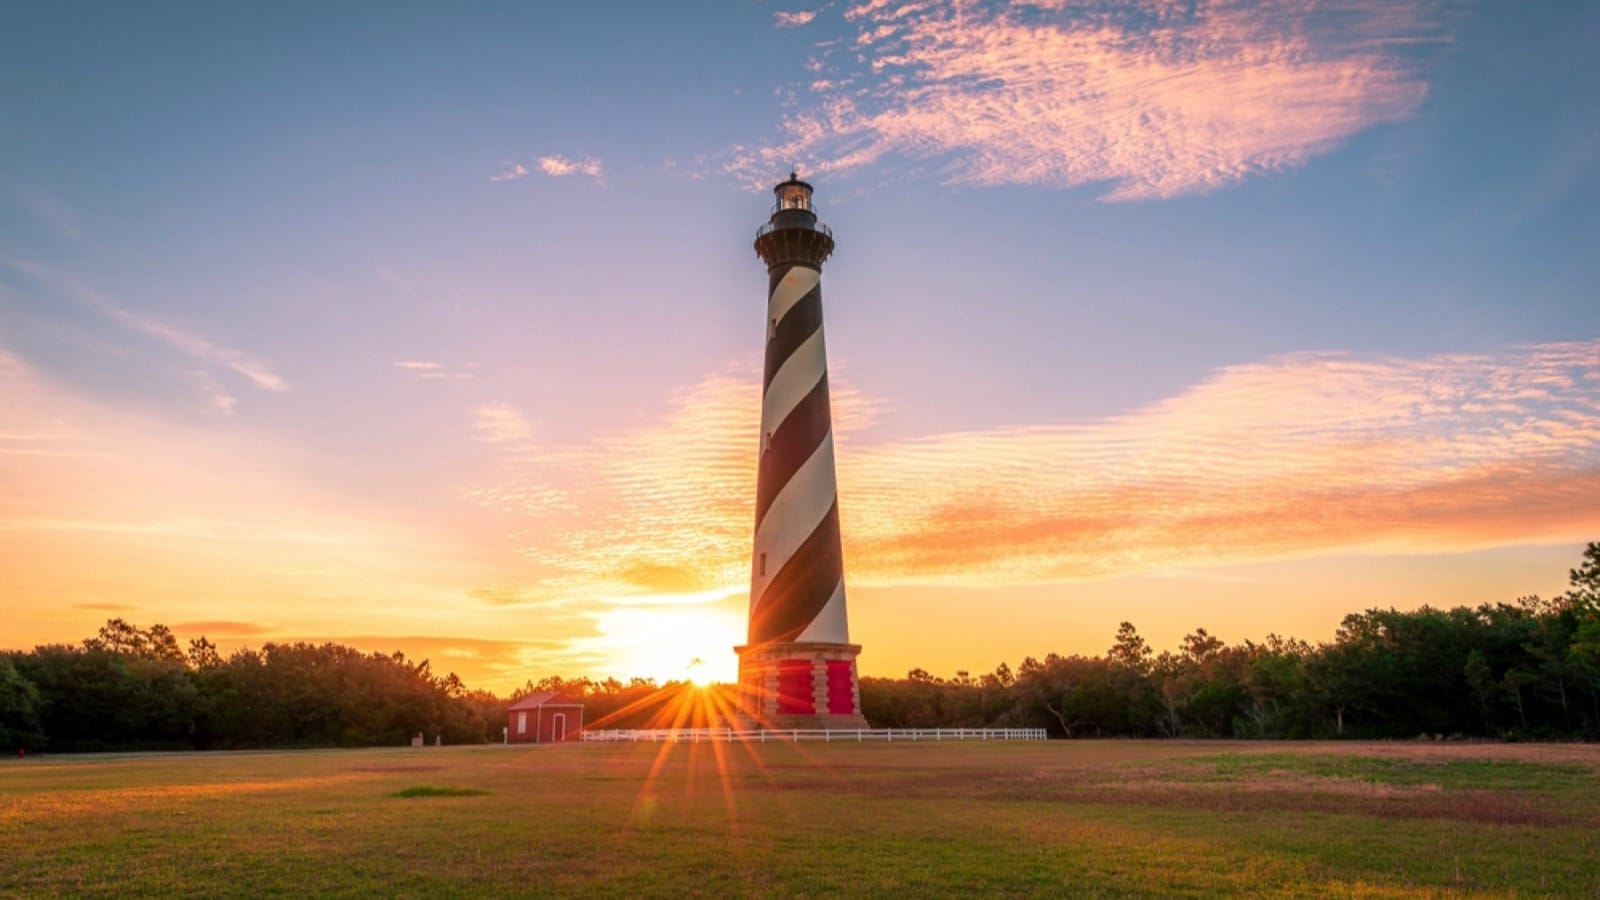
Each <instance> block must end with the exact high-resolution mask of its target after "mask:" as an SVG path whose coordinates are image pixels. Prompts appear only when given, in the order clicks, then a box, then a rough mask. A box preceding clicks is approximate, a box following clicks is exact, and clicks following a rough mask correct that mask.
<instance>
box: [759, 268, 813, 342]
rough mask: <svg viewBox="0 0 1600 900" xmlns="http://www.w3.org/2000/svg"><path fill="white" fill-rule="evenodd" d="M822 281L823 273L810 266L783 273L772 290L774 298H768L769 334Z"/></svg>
mask: <svg viewBox="0 0 1600 900" xmlns="http://www.w3.org/2000/svg"><path fill="white" fill-rule="evenodd" d="M821 280H822V273H821V272H819V271H817V270H816V269H813V268H811V267H810V266H795V267H794V268H792V269H790V270H789V271H787V272H785V273H783V277H782V278H781V279H779V280H778V286H777V287H775V288H773V289H772V296H771V297H768V298H767V334H768V335H769V336H770V335H771V334H772V329H774V328H776V327H777V325H778V323H779V322H782V321H783V316H784V314H785V313H787V312H788V311H789V309H790V307H793V306H794V305H795V304H796V303H799V302H800V298H801V297H804V296H805V295H807V294H809V293H811V289H812V288H814V287H816V286H817V282H818V281H821Z"/></svg>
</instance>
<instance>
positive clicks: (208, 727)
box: [0, 543, 1600, 752]
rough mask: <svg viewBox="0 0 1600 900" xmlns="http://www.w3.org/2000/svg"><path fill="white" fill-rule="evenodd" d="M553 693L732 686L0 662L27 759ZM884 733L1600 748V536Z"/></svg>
mask: <svg viewBox="0 0 1600 900" xmlns="http://www.w3.org/2000/svg"><path fill="white" fill-rule="evenodd" d="M545 691H560V692H562V693H564V694H567V695H568V696H570V697H573V698H577V699H582V700H583V701H584V703H585V715H584V718H585V722H586V724H588V725H590V726H594V725H596V724H598V725H600V726H601V727H615V728H629V727H664V726H670V725H674V724H676V725H682V726H699V725H705V724H711V723H712V722H713V721H714V720H715V718H716V716H717V714H718V711H719V710H726V709H729V708H731V705H732V704H733V702H734V700H733V697H732V689H731V688H723V689H721V690H717V691H696V690H695V689H694V688H693V687H692V686H690V685H688V684H682V683H677V682H671V683H668V684H666V685H658V684H656V683H655V682H654V681H651V680H649V679H640V678H635V679H632V680H630V681H628V682H622V681H619V680H616V679H605V680H595V679H589V678H579V679H563V678H560V677H555V676H551V677H546V678H543V679H541V680H540V681H537V682H535V681H532V680H530V681H528V682H527V683H526V684H524V685H523V686H522V688H520V689H518V690H517V691H514V692H513V693H512V695H511V697H509V698H505V699H502V698H500V697H497V696H496V695H494V694H492V693H489V692H487V691H481V690H469V689H467V687H466V686H465V685H464V684H463V683H462V682H461V679H459V678H457V677H456V675H455V674H454V673H447V674H445V675H439V674H437V673H435V672H434V671H433V670H432V668H431V666H430V665H429V663H428V662H427V661H426V660H423V661H421V662H412V661H410V660H408V659H407V658H406V657H405V655H404V654H401V653H392V654H382V653H363V652H361V651H359V650H355V649H353V648H350V647H345V646H341V645H338V644H331V643H330V644H320V645H313V644H307V643H268V644H266V645H264V646H262V647H261V648H260V649H259V650H253V649H248V648H246V649H242V650H238V651H236V652H234V653H232V654H230V655H229V656H227V657H226V658H224V657H222V656H221V655H220V654H219V653H218V652H217V649H216V647H215V645H213V644H212V643H211V642H210V641H208V640H206V638H204V637H200V638H197V639H194V640H191V641H189V643H188V647H187V648H186V649H185V648H183V647H181V646H180V645H179V643H178V639H177V636H176V635H174V634H173V633H172V632H171V631H170V630H169V629H168V628H166V627H165V626H162V625H155V626H153V627H151V628H148V629H141V628H139V627H137V626H135V625H132V624H130V623H128V622H126V621H124V620H122V619H112V620H110V621H109V622H107V623H106V624H105V626H104V627H102V628H101V629H100V631H99V633H98V634H97V635H95V636H94V637H92V638H89V639H87V640H85V641H83V642H82V643H81V644H79V645H65V644H57V645H48V646H41V647H37V648H35V649H34V650H32V651H28V652H21V651H8V652H0V748H11V747H17V748H24V749H27V750H30V751H37V750H50V751H53V752H82V751H98V750H154V749H191V748H193V749H211V748H217V749H230V748H245V747H300V746H374V745H397V744H403V743H405V742H406V741H407V740H408V739H409V738H410V737H411V736H412V735H413V734H416V733H418V732H422V733H424V734H426V735H428V736H429V737H430V738H433V737H438V738H442V739H443V740H444V742H446V743H451V744H459V743H481V742H484V741H489V740H498V739H499V738H500V734H501V731H500V729H501V727H502V726H503V725H504V724H505V722H506V707H507V706H508V705H509V703H510V702H512V701H514V700H516V699H519V698H521V697H522V696H525V695H527V694H530V693H535V692H545ZM861 705H862V713H863V714H864V715H865V716H866V718H867V720H868V721H869V722H870V723H871V724H873V725H874V726H877V727H924V728H934V727H982V726H997V727H1000V726H1004V727H1038V728H1045V729H1047V730H1049V731H1050V732H1051V733H1052V734H1053V735H1055V736H1060V737H1113V736H1116V737H1210V738H1269V739H1270V738H1287V739H1294V738H1414V737H1417V736H1420V735H1426V736H1470V737H1490V738H1502V739H1582V740H1596V739H1600V543H1592V544H1589V545H1588V547H1587V548H1586V549H1585V551H1584V554H1583V559H1582V563H1581V565H1580V566H1579V567H1578V568H1577V569H1574V570H1572V571H1571V572H1570V573H1569V589H1568V590H1567V591H1566V592H1565V593H1563V594H1561V595H1560V596H1558V597H1556V598H1553V599H1541V598H1539V597H1524V598H1520V599H1518V600H1516V601H1515V602H1512V603H1498V604H1484V605H1481V606H1477V607H1465V606H1461V607H1455V608H1453V609H1433V608H1430V607H1423V608H1421V609H1418V610H1415V611H1409V612H1402V611H1399V610H1395V609H1369V610H1367V611H1366V612H1361V613H1353V614H1351V615H1349V616H1346V617H1345V619H1344V621H1343V622H1342V623H1341V625H1340V626H1339V630H1338V632H1337V633H1336V634H1335V635H1334V637H1333V639H1332V640H1331V641H1327V642H1324V643H1320V644H1315V645H1313V644H1309V643H1307V642H1305V641H1301V640H1296V639H1293V638H1280V637H1276V636H1272V637H1269V638H1267V640H1265V641H1263V642H1260V643H1256V642H1252V641H1244V642H1242V643H1238V644H1228V643H1225V642H1224V641H1223V640H1221V639H1220V638H1218V637H1216V636H1214V635H1212V634H1209V633H1208V632H1207V631H1206V630H1205V629H1203V628H1201V629H1196V630H1195V632H1194V633H1192V634H1189V635H1187V636H1186V637H1185V638H1184V639H1183V642H1182V645H1181V646H1180V647H1179V648H1177V649H1176V650H1173V651H1163V652H1160V653H1156V652H1155V651H1154V650H1153V649H1152V648H1151V647H1150V646H1149V645H1148V644H1147V643H1146V641H1145V640H1144V639H1143V638H1142V637H1140V635H1139V633H1138V631H1137V630H1136V629H1135V628H1134V626H1133V625H1132V624H1130V623H1126V622H1124V623H1123V624H1122V626H1121V628H1120V629H1119V630H1118V632H1117V634H1116V637H1115V639H1114V641H1113V643H1112V645H1111V647H1110V648H1109V649H1108V650H1107V651H1106V652H1105V653H1104V654H1102V655H1099V656H1081V655H1072V656H1060V655H1057V654H1053V653H1052V654H1050V655H1048V656H1046V657H1045V658H1044V659H1043V660H1039V659H1036V658H1034V657H1028V658H1027V659H1024V660H1023V661H1022V662H1021V663H1020V664H1018V665H1017V667H1016V668H1015V670H1013V669H1012V668H1011V667H1010V666H1008V665H1006V664H1004V663H1002V664H1000V665H999V666H998V667H997V668H996V669H995V671H993V672H991V673H987V674H983V675H978V676H973V675H972V674H971V673H969V672H957V673H956V675H955V677H953V678H949V679H946V678H940V677H936V676H934V675H931V674H929V673H928V672H926V671H924V670H922V669H914V670H912V671H911V672H909V673H908V674H907V675H906V677H905V678H863V679H861Z"/></svg>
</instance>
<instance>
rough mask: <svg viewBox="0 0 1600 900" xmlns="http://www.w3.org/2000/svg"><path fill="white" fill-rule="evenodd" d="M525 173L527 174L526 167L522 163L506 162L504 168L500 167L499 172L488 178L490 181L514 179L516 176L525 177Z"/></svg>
mask: <svg viewBox="0 0 1600 900" xmlns="http://www.w3.org/2000/svg"><path fill="white" fill-rule="evenodd" d="M527 174H528V167H527V166H525V165H523V164H522V163H506V167H505V168H504V169H501V170H500V172H499V174H496V175H490V176H489V180H490V181H515V180H516V179H518V178H523V177H526V176H527Z"/></svg>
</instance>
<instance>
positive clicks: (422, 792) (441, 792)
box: [389, 784, 489, 797]
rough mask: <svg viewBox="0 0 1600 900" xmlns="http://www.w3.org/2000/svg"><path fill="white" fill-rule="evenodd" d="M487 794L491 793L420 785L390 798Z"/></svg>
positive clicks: (474, 789)
mask: <svg viewBox="0 0 1600 900" xmlns="http://www.w3.org/2000/svg"><path fill="white" fill-rule="evenodd" d="M487 793H489V792H488V791H480V790H478V789H477V788H464V787H434V786H432V785H426V784H424V785H418V786H417V787H408V788H406V789H405V790H403V791H395V792H394V793H392V794H390V795H389V796H391V797H481V796H483V795H484V794H487Z"/></svg>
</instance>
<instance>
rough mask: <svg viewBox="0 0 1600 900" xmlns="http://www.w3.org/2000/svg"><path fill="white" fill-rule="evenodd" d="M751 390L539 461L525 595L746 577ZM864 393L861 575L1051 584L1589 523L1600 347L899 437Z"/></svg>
mask: <svg viewBox="0 0 1600 900" xmlns="http://www.w3.org/2000/svg"><path fill="white" fill-rule="evenodd" d="M758 384H759V377H758V376H756V375H755V374H754V373H724V374H719V375H716V376H713V377H710V378H708V379H706V380H705V381H704V382H702V383H701V384H700V385H699V386H697V387H696V388H695V389H693V390H691V391H688V392H685V393H684V394H683V395H681V396H680V397H679V398H678V400H677V402H676V403H675V404H674V406H673V408H672V411H671V412H670V413H669V414H668V415H667V416H666V417H665V418H664V419H663V420H662V421H660V422H658V423H656V424H655V425H652V426H650V427H647V428H643V429H639V430H635V431H630V432H626V433H619V434H614V435H610V436H606V437H603V438H601V439H598V440H596V441H595V442H593V443H592V444H590V445H587V446H584V447H577V448H568V449H567V450H565V451H563V452H560V453H551V454H549V455H547V456H545V457H543V459H542V465H541V466H540V475H541V477H543V478H546V479H549V480H553V481H555V482H556V483H560V484H563V485H572V486H573V488H572V491H571V493H570V495H569V496H568V497H567V502H568V507H567V508H566V510H565V511H562V510H554V511H552V510H551V509H549V508H548V507H544V508H539V509H533V508H530V509H528V510H527V511H526V514H527V515H528V516H529V525H528V529H527V530H526V532H525V533H524V534H523V535H522V537H523V546H524V552H525V553H526V555H527V556H528V557H529V559H531V560H533V561H534V562H535V563H536V564H537V565H538V566H539V568H540V570H541V571H542V572H544V573H546V575H545V579H544V581H542V582H541V583H539V584H537V585H533V586H530V590H531V591H532V593H533V594H538V593H539V591H540V590H543V591H544V592H546V593H561V592H564V591H565V592H571V591H584V592H591V593H594V594H597V595H598V594H616V595H622V596H627V595H630V594H633V595H642V594H649V593H669V594H670V593H688V592H693V591H705V590H717V589H735V590H736V589H738V588H739V587H741V586H742V585H743V583H744V582H745V580H746V579H747V578H748V566H749V561H748V559H747V558H746V557H747V555H748V553H749V537H750V528H751V522H752V518H751V517H752V515H753V511H752V506H751V503H752V501H751V498H752V496H753V493H754V484H755V451H754V435H753V433H752V431H751V429H752V427H753V426H752V423H753V422H755V421H756V415H757V404H758V403H759V390H758V389H757V387H756V385H758ZM870 409H871V404H870V403H868V402H866V401H865V399H864V398H862V397H860V396H859V395H858V394H856V393H854V392H852V391H850V390H848V389H841V390H838V391H836V394H835V410H836V413H837V414H838V419H837V426H836V427H837V430H838V445H839V466H840V472H839V475H840V492H839V493H840V509H841V513H842V516H843V519H844V522H845V534H846V553H847V559H848V566H849V577H850V578H851V579H852V580H853V581H855V582H858V583H863V582H864V583H873V584H916V583H935V582H938V583H949V584H970V585H985V586H995V585H1001V584H1020V583H1033V582H1049V581H1058V580H1072V579H1082V578H1094V577H1102V576H1109V575H1115V574H1124V573H1136V572H1153V571H1162V570H1168V569H1171V568H1174V567H1180V566H1181V567H1197V566H1202V567H1203V566H1207V565H1216V564H1223V563H1239V562H1250V561H1257V560H1264V559H1275V558H1282V557H1287V556H1296V555H1304V554H1318V553H1336V552H1350V551H1355V550H1360V551H1376V552H1385V551H1395V552H1402V551H1404V552H1409V551H1428V552H1440V551H1457V550H1468V549H1477V548H1482V547H1488V546H1498V545H1504V544H1508V543H1520V542H1525V541H1529V540H1549V541H1573V540H1581V539H1583V538H1585V537H1586V536H1592V535H1593V534H1594V533H1595V529H1597V528H1600V341H1594V342H1587V343H1571V344H1545V345H1538V346H1532V347H1525V348H1517V349H1511V350H1507V351H1505V352H1502V353H1496V354H1480V355H1443V356H1435V357H1428V358H1423V359H1399V358H1372V357H1361V356H1354V355H1350V354H1339V353H1308V354H1297V355H1291V356H1286V357H1280V358H1276V359H1271V360H1268V361H1265V362H1261V363H1255V364H1249V365H1239V366H1232V367H1228V368H1225V369H1222V370H1220V371H1218V372H1217V373H1215V374H1214V375H1213V376H1212V377H1210V378H1208V379H1206V380H1205V381H1204V382H1202V383H1200V384H1198V385H1196V386H1194V387H1193V388H1191V389H1189V390H1187V391H1184V392H1182V393H1181V394H1178V395H1176V396H1173V397H1171V398H1169V399H1167V400H1165V401H1162V402H1159V403H1156V404H1153V405H1151V406H1148V407H1145V408H1143V409H1139V410H1136V411H1133V412H1130V413H1128V414H1126V415H1122V416H1118V417H1115V418H1111V419H1106V420H1102V421H1096V422H1087V423H1069V424H1059V425H1045V426H1036V427H1028V428H1013V429H1003V430H989V431H970V432H956V433H949V434H940V435H930V436H927V437H923V438H918V439H914V440H902V441H894V442H871V441H867V440H865V439H863V438H861V437H860V432H859V430H858V427H857V426H859V425H860V423H861V422H863V421H864V420H865V417H866V416H867V415H868V414H870ZM505 489H506V490H511V487H510V486H509V485H508V486H506V487H505ZM507 511H513V510H509V509H508V510H507Z"/></svg>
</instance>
